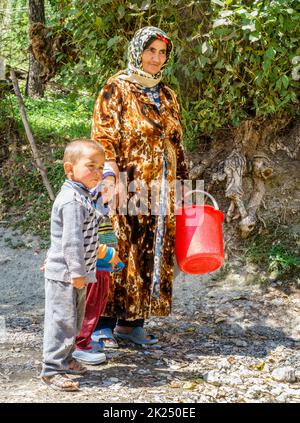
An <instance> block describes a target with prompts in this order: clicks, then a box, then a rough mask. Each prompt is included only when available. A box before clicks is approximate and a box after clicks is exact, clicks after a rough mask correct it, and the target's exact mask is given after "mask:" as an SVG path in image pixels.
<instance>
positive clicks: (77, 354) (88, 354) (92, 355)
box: [72, 348, 106, 366]
mask: <svg viewBox="0 0 300 423" xmlns="http://www.w3.org/2000/svg"><path fill="white" fill-rule="evenodd" d="M72 357H73V358H75V359H76V360H78V361H81V362H82V363H85V364H90V365H92V366H95V365H97V364H101V363H104V361H106V355H105V354H104V353H102V352H99V351H95V348H91V349H90V350H80V349H76V350H75V351H73V353H72Z"/></svg>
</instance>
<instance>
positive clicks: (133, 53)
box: [115, 26, 173, 88]
mask: <svg viewBox="0 0 300 423" xmlns="http://www.w3.org/2000/svg"><path fill="white" fill-rule="evenodd" d="M157 39H158V40H161V41H164V42H165V43H166V45H167V58H166V62H165V63H164V64H163V66H162V68H161V69H163V68H164V67H165V66H166V64H167V62H168V60H169V58H170V54H171V51H172V49H173V44H172V41H171V39H170V38H169V37H168V36H167V34H166V33H165V32H164V31H162V30H161V29H159V28H156V27H155V26H145V27H144V28H141V29H139V30H138V31H137V32H136V33H135V34H134V37H133V38H132V40H131V41H130V43H129V47H128V65H127V68H126V69H125V70H123V71H120V72H118V73H117V75H115V76H118V77H119V78H121V79H126V80H127V81H131V82H134V83H136V84H139V85H142V86H143V87H150V88H151V87H154V86H155V85H157V84H158V83H159V82H160V80H161V78H162V72H161V71H160V72H158V73H157V74H155V75H152V74H151V73H148V72H145V71H144V70H143V69H142V54H143V51H144V49H145V48H146V47H147V45H149V43H150V44H151V43H152V42H153V41H155V40H157Z"/></svg>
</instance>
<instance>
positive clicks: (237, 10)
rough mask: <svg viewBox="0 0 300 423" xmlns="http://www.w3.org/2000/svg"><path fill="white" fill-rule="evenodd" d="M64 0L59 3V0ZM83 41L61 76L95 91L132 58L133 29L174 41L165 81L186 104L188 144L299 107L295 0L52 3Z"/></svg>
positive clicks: (299, 12) (298, 9) (299, 30)
mask: <svg viewBox="0 0 300 423" xmlns="http://www.w3.org/2000/svg"><path fill="white" fill-rule="evenodd" d="M60 4H61V2H60ZM51 5H52V7H53V9H54V10H56V15H55V13H54V15H53V21H57V19H58V14H59V15H60V16H61V19H62V20H63V21H64V25H65V26H66V27H67V28H68V29H70V30H71V32H72V33H73V36H74V43H75V44H76V45H78V46H79V47H80V62H79V63H78V64H77V65H75V66H74V65H68V66H66V67H65V68H64V71H63V78H64V79H65V80H66V81H68V82H70V83H71V82H72V83H75V84H79V85H82V84H84V85H85V87H87V88H88V89H90V90H92V91H93V92H94V93H95V92H97V91H98V90H99V88H100V86H101V85H102V84H103V82H104V81H105V80H106V79H107V78H108V77H109V76H110V75H112V74H113V73H114V72H116V71H117V70H119V69H121V68H124V67H125V64H126V47H127V43H128V41H129V40H130V39H131V37H132V35H133V34H134V32H135V31H136V30H137V29H138V28H140V27H142V26H145V25H156V26H160V27H161V28H162V29H164V30H165V31H167V32H168V33H169V34H170V35H171V37H172V38H173V40H174V44H175V48H176V53H175V55H174V57H173V61H172V63H171V65H170V66H169V68H168V70H167V75H166V79H167V81H168V82H169V83H171V84H172V85H173V86H174V87H175V89H176V91H177V92H178V94H179V96H180V98H181V102H182V104H183V122H184V126H185V136H186V143H187V145H188V146H191V147H192V146H193V145H195V144H196V143H197V142H198V139H199V134H204V135H208V134H211V133H212V132H213V131H215V130H216V129H218V128H221V127H228V126H238V125H239V123H240V122H241V120H243V119H245V118H249V117H255V116H264V117H266V116H269V115H272V114H280V113H282V112H284V111H285V112H288V113H289V114H291V115H295V114H296V113H297V110H298V109H299V107H298V105H299V81H298V80H297V79H296V78H298V74H299V75H300V72H299V68H300V66H298V63H299V64H300V47H299V39H300V25H299V21H300V4H299V1H296V0H272V1H268V2H265V1H261V0H255V1H246V0H236V1H233V0H232V1H230V0H226V1H225V0H224V1H221V0H219V1H212V2H210V5H208V2H205V3H204V2H201V1H194V2H186V1H183V0H172V1H169V2H166V1H162V0H156V1H150V0H148V1H120V0H113V1H105V0H98V1H95V2H82V1H76V0H75V1H65V2H64V6H63V8H62V9H61V8H58V3H57V2H56V1H52V2H51Z"/></svg>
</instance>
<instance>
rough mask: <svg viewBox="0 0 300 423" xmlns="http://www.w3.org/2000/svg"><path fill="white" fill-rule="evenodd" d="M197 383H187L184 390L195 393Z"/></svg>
mask: <svg viewBox="0 0 300 423" xmlns="http://www.w3.org/2000/svg"><path fill="white" fill-rule="evenodd" d="M197 386H198V385H197V383H195V382H185V384H184V385H183V389H187V390H188V391H193V390H194V389H196V388H197Z"/></svg>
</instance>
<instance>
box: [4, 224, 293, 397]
mask: <svg viewBox="0 0 300 423" xmlns="http://www.w3.org/2000/svg"><path fill="white" fill-rule="evenodd" d="M44 255H45V251H44V250H41V248H40V243H39V241H38V240H37V239H35V238H33V237H31V236H28V235H27V236H21V235H20V234H18V233H16V232H14V231H12V230H11V229H9V228H4V227H3V226H2V227H0V270H1V273H0V275H1V276H0V279H1V291H0V335H1V336H0V380H1V384H0V402H5V403H20V402H29V403H36V402H42V403H46V402H48V403H51V402H102V403H109V402H114V403H117V402H125V403H132V402H147V403H153V402H181V403H187V402H191V403H194V402H201V403H208V402H226V403H237V402H246V403H249V402H250V403H252V402H259V403H261V402H268V403H272V402H273V403H278V402H281V403H282V402H283V403H284V402H294V403H298V402H300V290H299V289H298V288H297V285H296V284H294V285H291V286H290V287H285V286H282V285H280V284H279V285H276V284H275V283H273V284H270V285H264V286H261V285H258V284H255V277H252V278H250V279H249V277H247V276H249V272H251V269H250V270H249V269H248V270H247V269H244V268H241V266H238V262H237V265H236V267H235V270H234V269H233V270H232V271H231V272H229V273H228V274H227V276H226V278H225V277H222V274H220V273H218V272H216V273H214V274H212V275H210V276H206V277H199V276H189V275H184V274H180V275H179V276H178V278H177V279H176V281H175V287H174V306H173V313H172V315H171V316H169V317H168V318H152V319H151V320H150V321H149V322H148V324H147V329H148V330H149V331H153V333H155V334H156V335H157V336H158V337H159V339H160V344H159V345H156V346H153V347H147V348H141V347H135V346H133V345H128V344H127V345H126V344H124V343H123V344H121V348H120V349H119V350H108V351H107V358H108V360H107V362H106V363H105V364H103V365H100V366H95V367H92V366H89V371H88V373H87V375H86V376H84V377H81V378H80V379H81V387H82V388H81V390H80V391H79V392H78V393H61V392H57V391H53V390H52V389H50V388H48V387H46V386H44V385H42V384H41V383H40V381H39V372H40V369H41V343H42V333H43V301H44V299H43V295H44V293H43V276H42V274H41V273H40V272H39V266H40V264H41V263H42V262H43V258H44ZM249 281H250V282H249Z"/></svg>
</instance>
